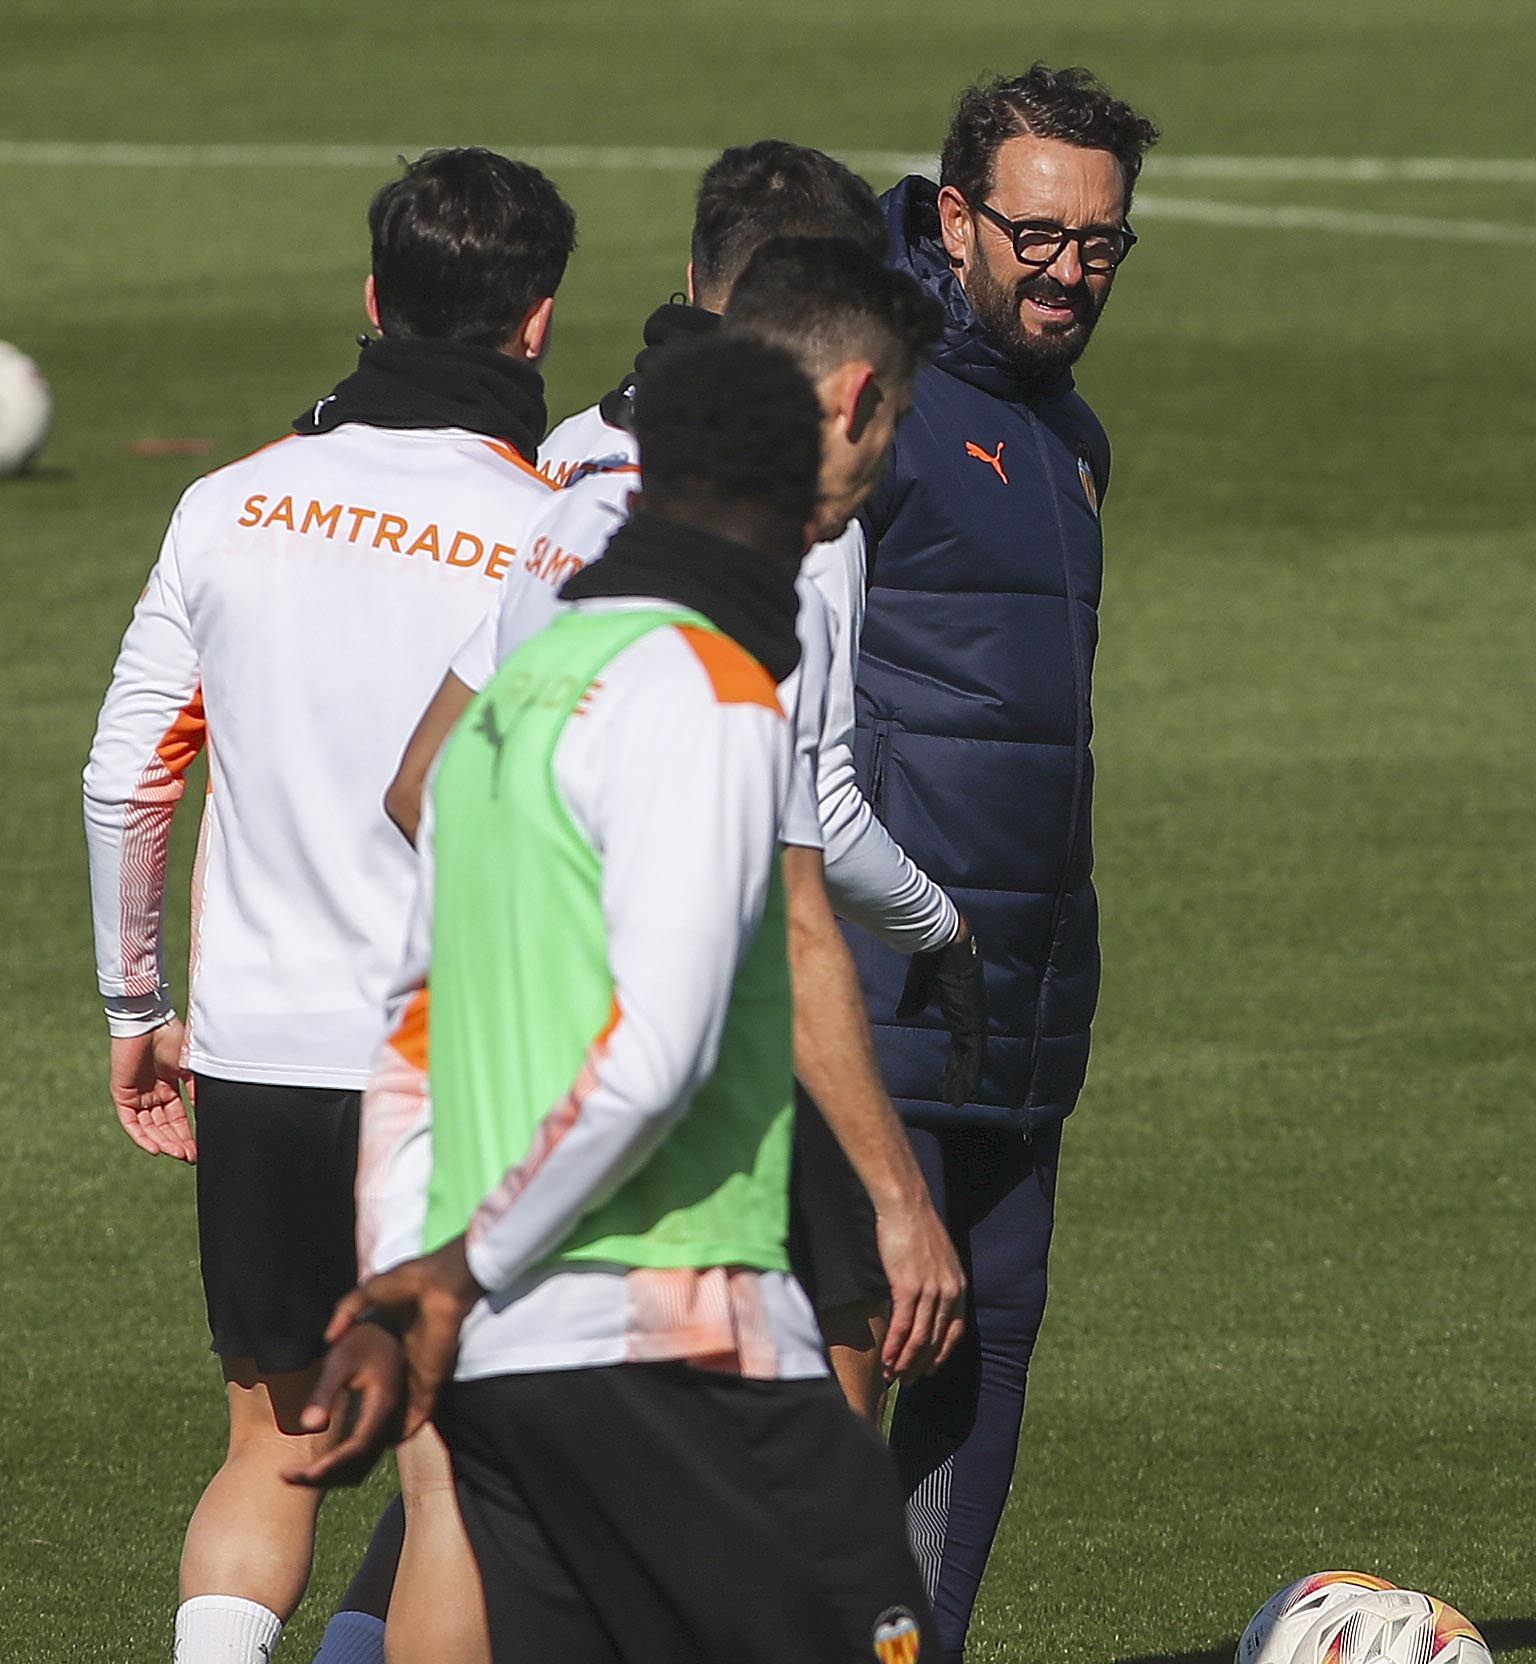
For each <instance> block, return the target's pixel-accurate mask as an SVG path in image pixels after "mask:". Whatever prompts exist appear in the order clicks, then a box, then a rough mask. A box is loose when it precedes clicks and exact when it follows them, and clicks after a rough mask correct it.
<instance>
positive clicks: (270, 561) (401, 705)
mask: <svg viewBox="0 0 1536 1664" xmlns="http://www.w3.org/2000/svg"><path fill="white" fill-rule="evenodd" d="M553 495H554V491H553V488H552V487H551V486H550V485H549V483H548V482H547V481H546V480H544V479H543V478H542V477H540V476H539V474H538V473H537V472H536V471H535V470H534V469H533V468H532V467H531V466H530V465H529V464H528V463H526V462H525V461H524V460H523V459H522V458H521V457H520V456H519V455H518V454H517V453H516V452H515V451H514V450H512V449H511V448H510V447H509V446H507V445H505V444H504V443H502V442H501V441H499V440H491V439H486V438H483V437H482V436H480V435H478V434H474V433H470V432H467V431H464V430H460V429H420V430H417V429H411V430H398V429H393V430H392V429H382V428H373V427H367V426H363V425H361V424H356V423H351V424H346V425H344V426H342V427H339V428H336V429H334V430H333V431H331V432H328V433H324V434H317V435H313V436H310V435H306V436H303V437H300V436H297V435H294V436H290V437H288V438H286V439H283V440H279V441H278V442H276V443H275V444H273V445H270V446H268V447H266V448H265V449H263V450H261V451H258V452H256V453H255V454H254V455H252V456H249V457H246V458H244V459H243V460H241V461H239V462H235V463H232V464H230V465H229V466H228V467H226V468H221V469H219V470H217V471H216V472H214V473H212V474H209V475H207V476H205V477H204V478H203V479H201V480H199V481H197V482H196V483H195V484H194V485H193V486H192V487H191V488H190V489H189V490H188V491H187V492H186V494H185V495H184V496H183V497H182V499H181V502H180V503H179V504H178V506H177V508H176V511H175V513H174V515H173V516H172V519H171V524H170V528H169V530H168V531H167V533H166V536H165V541H164V543H163V545H162V547H161V550H160V557H159V560H158V561H157V562H156V564H155V567H154V570H153V571H152V572H151V573H150V577H149V582H148V584H147V585H146V587H145V590H144V593H143V595H142V596H141V597H140V600H139V603H138V606H137V608H136V609H135V612H134V616H133V621H132V623H131V624H130V625H129V628H128V632H127V634H126V635H125V637H124V638H123V644H122V649H121V652H120V653H119V655H118V660H117V666H116V669H115V670H114V672H113V677H112V683H111V686H110V688H109V689H108V692H107V696H106V700H105V703H104V704H103V706H102V710H101V716H100V718H99V720H98V723H97V729H96V737H95V742H94V744H93V745H92V748H91V756H90V762H89V764H88V766H87V768H86V772H85V813H86V829H87V840H88V844H89V852H90V867H91V895H92V908H93V913H94V918H95V934H96V960H97V976H98V980H99V983H100V987H101V991H102V993H103V994H104V995H105V996H106V998H107V1002H108V1012H109V1023H110V1026H111V1028H112V1031H113V1033H114V1034H131V1033H143V1032H146V1031H147V1030H148V1029H150V1028H152V1027H154V1026H156V1024H158V1023H160V1022H163V1021H164V1020H165V1018H166V1017H167V1016H168V1015H169V1014H170V1003H169V998H168V994H167V990H166V983H165V974H164V967H163V964H162V955H161V920H162V913H163V905H164V887H165V867H166V849H167V842H168V838H169V832H170V821H171V816H172V813H173V811H174V809H175V805H176V802H177V800H178V798H179V797H180V796H181V794H182V790H183V788H184V784H185V776H186V771H187V769H188V768H189V766H190V765H191V763H192V760H193V758H194V757H195V756H196V753H197V751H198V750H199V748H200V747H201V745H202V743H203V740H204V737H205V735H206V737H207V739H208V742H209V797H208V801H207V803H206V805H205V806H204V811H203V825H202V836H201V841H200V848H199V858H198V863H197V874H196V877H195V880H194V895H193V904H192V905H193V926H194V941H193V977H192V990H191V1017H190V1023H189V1042H188V1061H189V1063H190V1066H191V1067H192V1068H193V1069H195V1070H198V1071H201V1072H203V1073H206V1074H211V1075H216V1076H221V1077H225V1078H229V1079H232V1080H248V1081H264V1082H272V1083H275V1084H294V1085H312V1086H333V1087H353V1086H358V1085H361V1084H362V1083H363V1082H364V1081H365V1080H366V1079H367V1076H368V1071H369V1067H370V1065H371V1063H372V1062H373V1059H374V1057H375V1054H376V1053H377V1050H378V1046H379V1041H380V1039H381V1036H382V1034H383V1025H384V1000H385V995H386V993H387V991H388V989H389V987H390V984H391V980H392V978H393V977H394V975H395V972H396V970H397V967H398V966H399V963H400V958H401V948H402V943H403V938H404V932H405V922H406V912H407V908H408V906H409V903H410V899H411V896H412V893H413V889H414V885H415V868H416V863H415V859H414V857H413V855H412V853H411V851H410V849H409V848H408V847H407V846H406V844H405V843H404V842H403V841H402V840H401V838H400V836H399V834H398V833H397V832H396V831H395V829H394V828H393V827H392V826H391V825H390V824H389V822H388V821H387V819H386V818H385V816H384V812H383V808H382V798H383V794H384V790H385V788H386V786H387V785H388V784H389V781H390V779H391V778H392V777H393V775H394V771H395V768H396V766H397V764H398V762H399V759H400V753H401V751H402V749H403V747H404V744H405V741H406V739H407V737H408V736H409V735H410V733H411V730H412V728H413V727H414V725H415V723H416V721H417V719H418V718H419V716H420V715H421V711H422V709H423V707H424V706H425V705H426V703H427V701H428V699H429V698H430V697H431V695H432V692H433V691H434V689H435V688H436V686H437V684H438V682H439V681H440V680H441V678H442V674H443V670H444V668H445V666H446V665H447V663H448V660H449V657H450V655H451V653H452V651H453V649H454V648H455V647H456V646H457V645H458V643H459V642H460V641H461V640H462V639H463V637H464V635H465V634H466V633H467V631H468V630H469V629H470V627H471V626H472V625H473V624H474V623H475V622H476V620H478V619H479V618H480V617H481V616H483V614H484V613H485V612H486V610H487V609H488V607H489V606H490V605H491V603H492V602H493V600H494V599H495V597H496V596H497V594H498V593H499V591H500V589H501V586H502V584H503V582H504V581H505V579H506V577H507V575H508V574H509V573H510V572H511V571H512V570H514V568H515V567H516V565H517V563H518V562H519V560H520V559H521V558H522V555H521V551H522V549H523V547H524V544H525V542H526V533H527V530H528V528H529V526H530V524H531V522H532V521H533V519H534V518H535V517H536V515H537V512H538V511H539V510H540V509H542V508H543V507H544V506H545V505H546V504H547V503H548V502H549V500H550V499H551V497H552V496H553Z"/></svg>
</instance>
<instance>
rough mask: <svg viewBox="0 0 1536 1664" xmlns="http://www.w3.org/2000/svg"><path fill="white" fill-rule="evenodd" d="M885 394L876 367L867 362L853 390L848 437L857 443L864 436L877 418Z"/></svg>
mask: <svg viewBox="0 0 1536 1664" xmlns="http://www.w3.org/2000/svg"><path fill="white" fill-rule="evenodd" d="M884 397H885V395H884V394H883V393H882V392H881V391H880V383H879V382H878V381H877V380H876V379H875V372H874V367H873V366H872V365H869V364H866V365H864V366H863V369H862V372H861V374H860V376H859V379H858V381H857V383H856V384H855V386H854V390H853V406H852V409H851V410H850V411H849V415H848V439H849V442H850V443H851V444H854V445H857V444H858V442H859V441H860V440H861V439H862V438H863V437H864V433H865V430H866V429H867V428H868V427H869V424H870V423H871V422H872V421H874V419H875V412H876V411H877V410H878V409H879V408H880V404H881V401H882V400H883V399H884Z"/></svg>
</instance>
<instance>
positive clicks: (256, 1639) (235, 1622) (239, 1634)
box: [171, 1595, 283, 1664]
mask: <svg viewBox="0 0 1536 1664" xmlns="http://www.w3.org/2000/svg"><path fill="white" fill-rule="evenodd" d="M282 1633H283V1620H282V1619H281V1618H280V1617H278V1615H277V1614H276V1613H275V1612H269V1611H268V1610H267V1608H266V1607H265V1606H262V1605H260V1604H259V1603H258V1602H256V1601H254V1600H242V1599H241V1598H240V1597H239V1596H238V1595H194V1596H193V1598H192V1599H191V1600H184V1601H183V1602H182V1603H181V1605H180V1606H179V1607H177V1609H176V1649H175V1651H174V1652H173V1653H172V1654H171V1664H270V1660H271V1658H272V1654H273V1653H274V1652H275V1651H276V1650H277V1638H278V1636H279V1635H281V1634H282Z"/></svg>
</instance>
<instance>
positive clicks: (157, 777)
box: [85, 499, 206, 1037]
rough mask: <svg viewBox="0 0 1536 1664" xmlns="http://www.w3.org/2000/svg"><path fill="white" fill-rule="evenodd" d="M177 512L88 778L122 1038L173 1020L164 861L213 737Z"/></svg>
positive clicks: (115, 1030) (97, 890)
mask: <svg viewBox="0 0 1536 1664" xmlns="http://www.w3.org/2000/svg"><path fill="white" fill-rule="evenodd" d="M183 501H185V499H183ZM181 512H182V511H181V508H180V507H179V506H178V508H177V511H176V513H175V514H174V515H173V516H172V518H171V524H170V527H169V529H168V530H167V532H166V534H165V540H164V542H163V543H162V544H161V547H160V558H159V559H158V560H157V561H156V562H155V566H154V570H153V571H152V572H151V573H150V575H149V582H148V583H147V584H146V585H145V586H144V592H143V594H142V595H141V596H140V597H139V602H138V605H137V606H136V607H135V608H134V611H133V621H132V622H131V623H130V624H129V626H128V631H127V634H126V635H124V637H123V644H122V647H121V649H120V650H119V652H118V656H117V664H116V667H115V668H114V670H113V672H112V684H111V686H110V687H109V688H108V689H107V696H106V699H105V700H104V701H103V703H102V707H101V714H100V716H99V717H98V718H97V721H96V737H95V739H94V740H93V741H92V744H91V755H90V761H89V762H88V763H87V764H86V769H85V833H86V846H87V851H88V854H89V859H90V872H91V913H92V918H93V921H94V926H95V937H96V980H97V984H98V986H99V987H100V989H101V992H102V994H103V995H104V996H105V998H106V1003H107V1024H108V1027H109V1028H110V1030H111V1032H112V1034H113V1035H114V1036H118V1037H124V1036H129V1035H137V1034H145V1033H148V1032H149V1030H151V1029H153V1028H156V1027H158V1026H159V1025H160V1024H161V1023H163V1022H165V1021H166V1020H167V1019H168V1018H169V1017H171V1016H172V1015H174V1013H173V1010H172V1007H171V1003H170V991H169V988H168V987H167V985H166V981H165V968H164V963H163V957H162V952H161V925H162V919H163V915H164V909H165V868H166V856H167V852H168V849H169V844H170V835H171V817H172V816H173V815H174V814H175V811H176V805H177V803H178V801H179V800H180V798H181V795H182V793H183V792H184V791H185V789H186V775H187V770H188V769H189V768H190V767H191V766H192V762H193V760H194V758H195V757H196V756H197V754H198V752H199V751H200V750H201V749H202V746H203V739H204V734H205V729H206V725H205V722H204V718H203V704H202V688H201V672H200V670H199V666H198V658H197V651H196V649H195V648H194V646H193V643H192V631H191V626H190V624H189V622H188V618H187V606H186V600H185V597H184V595H183V592H182V580H181V570H180V566H179V563H178V554H177V546H176V536H177V529H178V525H179V523H180V520H181Z"/></svg>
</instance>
